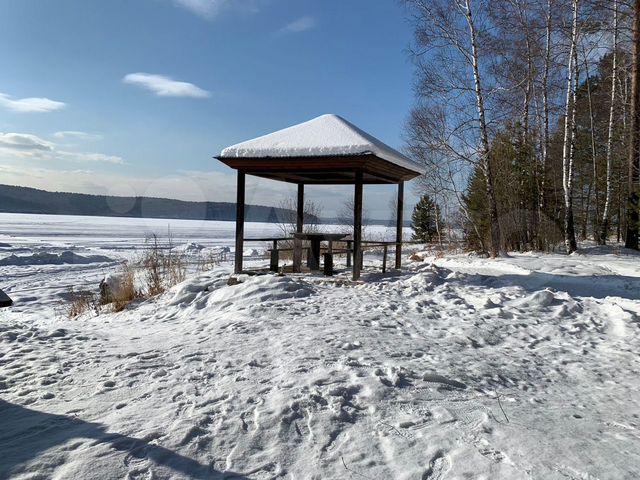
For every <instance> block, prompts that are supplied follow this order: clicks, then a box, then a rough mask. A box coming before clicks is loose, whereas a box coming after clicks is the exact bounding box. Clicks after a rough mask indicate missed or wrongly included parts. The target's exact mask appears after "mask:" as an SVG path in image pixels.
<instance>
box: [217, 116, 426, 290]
mask: <svg viewBox="0 0 640 480" xmlns="http://www.w3.org/2000/svg"><path fill="white" fill-rule="evenodd" d="M215 158H217V159H218V160H220V161H221V162H223V163H224V164H225V165H227V166H229V167H231V168H233V169H235V170H237V172H238V189H237V214H236V246H235V272H236V273H240V272H242V257H243V245H244V216H245V177H246V175H255V176H257V177H262V178H268V179H271V180H280V181H283V182H289V183H295V184H297V185H298V204H297V221H296V232H297V233H302V229H303V219H304V186H305V185H339V184H352V185H354V186H355V189H354V219H353V256H354V261H353V279H354V280H357V279H358V278H360V269H361V262H360V259H361V256H362V188H363V185H364V184H397V185H398V203H397V209H398V211H397V217H396V259H395V265H396V268H398V269H399V268H400V267H401V255H402V227H403V205H404V182H405V181H407V180H411V179H412V178H415V177H417V176H418V175H422V174H424V173H425V170H424V168H423V167H422V166H420V165H418V164H416V163H415V162H413V161H412V160H410V159H409V158H407V157H406V156H404V155H403V154H401V153H400V152H398V151H396V150H394V149H393V148H391V147H389V146H388V145H385V144H384V143H382V142H381V141H380V140H378V139H376V138H374V137H372V136H371V135H369V134H368V133H366V132H364V131H362V130H360V129H359V128H358V127H356V126H355V125H353V124H351V123H349V122H348V121H346V120H345V119H343V118H341V117H339V116H337V115H322V116H320V117H317V118H314V119H313V120H309V121H308V122H304V123H301V124H299V125H294V126H292V127H289V128H285V129H283V130H279V131H277V132H274V133H271V134H268V135H265V136H262V137H258V138H256V139H253V140H249V141H246V142H243V143H239V144H237V145H233V146H230V147H227V148H225V149H224V150H223V151H222V153H220V155H219V156H217V157H215Z"/></svg>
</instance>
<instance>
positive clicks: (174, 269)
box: [140, 233, 187, 297]
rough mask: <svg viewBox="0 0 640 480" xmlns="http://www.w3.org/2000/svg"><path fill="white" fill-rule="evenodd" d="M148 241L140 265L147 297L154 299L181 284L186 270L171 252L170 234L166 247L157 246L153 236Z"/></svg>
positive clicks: (179, 259)
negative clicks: (147, 246)
mask: <svg viewBox="0 0 640 480" xmlns="http://www.w3.org/2000/svg"><path fill="white" fill-rule="evenodd" d="M148 241H149V244H150V247H149V248H148V249H147V250H146V252H145V255H144V257H143V258H142V261H141V262H140V264H141V267H142V269H143V270H144V276H145V284H146V290H147V295H149V296H151V297H154V296H156V295H160V294H161V293H163V292H164V291H165V290H167V289H168V288H171V287H173V286H174V285H176V284H178V283H180V282H182V281H183V280H184V279H185V277H186V273H187V269H186V265H185V263H184V261H183V259H182V256H181V255H179V254H177V253H175V252H174V251H173V241H172V238H171V233H169V241H168V245H167V246H166V247H162V246H161V245H160V244H159V242H158V237H157V235H155V234H154V235H153V236H152V237H150V238H149V239H148ZM165 250H166V252H165Z"/></svg>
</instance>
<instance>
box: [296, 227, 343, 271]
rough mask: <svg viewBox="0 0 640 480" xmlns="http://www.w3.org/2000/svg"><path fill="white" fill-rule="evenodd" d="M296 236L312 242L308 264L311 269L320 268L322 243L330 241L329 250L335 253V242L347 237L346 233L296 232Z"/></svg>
mask: <svg viewBox="0 0 640 480" xmlns="http://www.w3.org/2000/svg"><path fill="white" fill-rule="evenodd" d="M293 236H294V238H296V239H298V240H307V241H309V242H310V243H311V248H310V249H309V255H307V266H308V267H309V270H320V244H321V243H322V242H325V241H328V242H329V249H328V252H327V253H329V254H330V255H331V254H332V253H333V242H335V241H338V240H342V239H343V238H345V237H347V236H348V234H346V233H294V234H293Z"/></svg>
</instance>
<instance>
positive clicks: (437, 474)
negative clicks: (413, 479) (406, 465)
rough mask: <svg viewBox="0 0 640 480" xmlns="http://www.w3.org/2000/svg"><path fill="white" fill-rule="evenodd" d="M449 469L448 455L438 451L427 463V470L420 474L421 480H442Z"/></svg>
mask: <svg viewBox="0 0 640 480" xmlns="http://www.w3.org/2000/svg"><path fill="white" fill-rule="evenodd" d="M450 468H451V460H449V455H447V454H446V453H445V452H443V451H442V450H440V451H439V452H437V453H436V454H435V455H434V456H433V458H432V459H431V461H429V468H427V470H426V471H425V472H424V473H423V474H422V480H442V479H443V478H444V476H445V475H446V473H447V472H448V471H449V469H450Z"/></svg>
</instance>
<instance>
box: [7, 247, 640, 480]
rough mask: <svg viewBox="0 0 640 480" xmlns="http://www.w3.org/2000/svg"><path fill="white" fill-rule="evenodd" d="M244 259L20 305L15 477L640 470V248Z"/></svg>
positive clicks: (11, 328)
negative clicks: (307, 271)
mask: <svg viewBox="0 0 640 480" xmlns="http://www.w3.org/2000/svg"><path fill="white" fill-rule="evenodd" d="M432 261H433V262H434V263H431V262H432ZM228 277H229V272H228V271H227V270H224V269H220V270H216V271H213V272H211V273H208V274H204V275H201V276H199V277H195V278H192V279H190V280H188V281H186V282H184V283H183V284H181V285H179V286H177V287H176V288H174V289H173V290H172V291H171V292H168V293H167V294H165V295H163V296H162V297H159V298H157V299H155V300H153V301H147V302H143V303H139V304H137V305H133V306H131V308H130V309H129V310H127V311H124V312H121V313H118V314H103V315H100V316H98V317H93V318H90V317H86V318H82V319H79V320H75V321H70V320H65V319H63V318H61V317H47V316H46V315H42V314H41V313H39V312H36V311H34V312H31V313H28V312H23V311H20V312H19V311H3V312H2V313H0V349H1V350H0V352H1V353H0V375H1V377H0V394H1V398H2V400H0V415H1V416H2V419H3V431H2V433H0V451H2V452H3V455H2V457H0V478H4V477H7V476H10V477H15V478H24V479H27V478H29V479H34V478H58V479H63V478H83V479H84V478H95V479H106V478H129V479H138V478H141V479H151V478H153V479H162V478H197V479H218V478H250V479H267V478H288V479H289V478H290V479H293V478H305V479H307V478H308V479H326V478H340V479H342V478H353V479H363V478H369V479H421V480H436V479H487V480H489V479H491V480H493V479H521V478H522V479H525V478H526V479H530V478H534V479H636V478H638V477H639V476H640V417H639V415H640V408H639V407H640V399H639V398H638V395H637V392H638V388H639V385H640V380H639V378H640V377H639V376H638V374H639V373H640V357H639V355H638V354H639V351H640V349H639V347H640V341H639V336H638V333H639V328H640V325H639V319H640V317H639V316H638V315H639V314H640V301H639V299H640V278H639V277H640V257H635V256H626V255H623V256H617V255H612V254H611V253H608V254H602V255H597V254H593V255H574V256H571V257H566V256H560V255H548V256H533V255H530V256H527V255H522V256H515V257H513V258H510V259H500V260H495V261H492V260H485V259H476V258H468V257H452V258H448V259H447V258H445V259H439V260H434V259H427V261H425V262H424V263H417V264H414V265H413V266H412V268H411V270H410V272H405V273H403V274H401V275H393V274H389V275H380V274H373V273H372V274H370V275H369V277H368V278H367V279H366V281H365V282H363V283H359V284H354V283H352V282H350V281H348V280H344V279H341V278H335V279H324V278H322V277H295V276H294V277H277V276H262V277H246V278H243V279H242V280H243V281H244V283H242V284H240V285H236V286H227V285H226V281H227V279H228ZM563 285H565V286H566V288H564V289H563V288H562V287H563Z"/></svg>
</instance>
